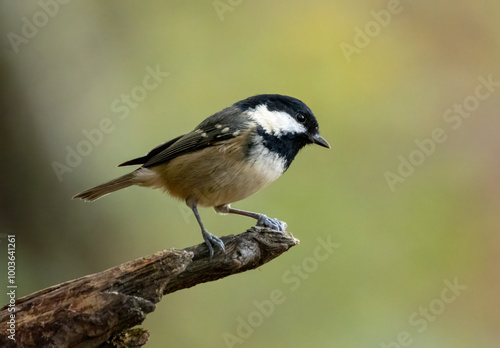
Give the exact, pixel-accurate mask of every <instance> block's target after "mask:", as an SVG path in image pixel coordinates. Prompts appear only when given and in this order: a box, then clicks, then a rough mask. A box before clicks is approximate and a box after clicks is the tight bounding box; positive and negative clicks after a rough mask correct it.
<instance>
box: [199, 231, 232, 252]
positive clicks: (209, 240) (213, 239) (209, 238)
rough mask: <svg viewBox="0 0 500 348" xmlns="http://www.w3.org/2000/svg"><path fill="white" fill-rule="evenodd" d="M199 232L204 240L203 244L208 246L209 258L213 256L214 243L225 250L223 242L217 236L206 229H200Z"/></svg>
mask: <svg viewBox="0 0 500 348" xmlns="http://www.w3.org/2000/svg"><path fill="white" fill-rule="evenodd" d="M201 234H202V235H203V239H204V240H205V244H206V245H207V247H208V251H209V252H210V258H212V256H214V247H213V246H214V245H218V246H219V247H220V248H221V249H222V251H225V250H226V249H225V248H224V242H223V241H222V240H221V239H220V238H219V237H217V236H214V235H213V234H211V233H210V232H208V231H207V230H202V231H201Z"/></svg>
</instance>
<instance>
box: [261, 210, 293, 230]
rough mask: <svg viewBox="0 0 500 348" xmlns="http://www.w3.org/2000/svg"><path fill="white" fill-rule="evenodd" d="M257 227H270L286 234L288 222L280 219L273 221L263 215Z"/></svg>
mask: <svg viewBox="0 0 500 348" xmlns="http://www.w3.org/2000/svg"><path fill="white" fill-rule="evenodd" d="M257 226H260V227H268V228H271V229H273V230H275V231H278V232H285V231H286V227H287V225H286V222H284V221H280V220H278V219H271V218H269V217H267V216H266V215H264V214H261V215H260V216H259V218H258V219H257Z"/></svg>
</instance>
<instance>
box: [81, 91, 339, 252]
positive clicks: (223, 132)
mask: <svg viewBox="0 0 500 348" xmlns="http://www.w3.org/2000/svg"><path fill="white" fill-rule="evenodd" d="M308 144H317V145H319V146H322V147H325V148H331V146H330V144H329V143H328V142H327V141H326V140H325V139H324V138H323V137H322V136H320V135H319V125H318V122H317V120H316V117H315V116H314V114H313V112H312V111H311V109H310V108H309V107H308V106H307V105H306V104H304V103H303V102H302V101H300V100H299V99H296V98H294V97H290V96H286V95H281V94H259V95H254V96H251V97H249V98H246V99H243V100H240V101H238V102H236V103H234V104H233V105H231V106H229V107H227V108H225V109H223V110H221V111H219V112H217V113H215V114H213V115H211V116H210V117H208V118H206V119H205V120H204V121H202V122H201V123H200V124H199V125H198V126H196V127H195V129H194V130H193V131H191V132H189V133H186V134H184V135H180V136H178V137H176V138H174V139H172V140H170V141H167V142H165V143H163V144H160V145H158V146H156V147H155V148H153V149H152V150H151V151H149V152H148V153H147V154H146V155H145V156H142V157H138V158H135V159H132V160H129V161H126V162H124V163H122V164H120V165H119V167H122V166H131V165H140V167H139V168H138V169H135V170H134V171H132V172H131V173H128V174H125V175H123V176H120V177H119V178H117V179H114V180H111V181H109V182H106V183H104V184H102V185H99V186H96V187H93V188H90V189H88V190H86V191H83V192H81V193H79V194H77V195H75V196H74V197H73V199H82V200H84V201H87V202H92V201H95V200H97V199H99V198H101V197H102V196H105V195H107V194H109V193H111V192H114V191H117V190H121V189H124V188H127V187H130V186H134V185H136V186H142V187H150V188H155V189H161V190H162V191H164V192H166V193H168V194H170V195H171V196H173V197H174V198H177V199H180V200H183V201H184V202H185V203H186V205H187V206H188V207H189V208H190V209H191V210H192V211H193V214H194V216H195V217H196V220H197V222H198V225H199V227H200V228H201V233H202V236H203V240H204V242H205V244H206V246H207V248H208V251H209V253H210V257H212V256H213V255H214V247H219V248H220V249H221V250H222V251H224V250H225V249H224V243H223V241H222V240H221V239H220V238H218V237H217V236H215V235H213V234H211V233H210V232H208V230H207V229H206V228H205V226H204V225H203V223H202V220H201V217H200V214H199V212H198V207H213V208H214V209H215V211H216V212H217V213H221V214H238V215H242V216H247V217H250V218H254V219H256V220H257V226H262V227H268V228H271V229H273V230H276V231H285V229H286V223H284V222H282V221H280V220H278V219H273V218H269V217H267V216H266V215H264V214H260V213H254V212H250V211H245V210H239V209H235V208H232V207H231V204H232V203H234V202H238V201H240V200H242V199H244V198H246V197H248V196H250V195H252V194H254V193H256V192H257V191H259V190H260V189H262V188H263V187H265V186H267V185H268V184H270V183H271V182H273V181H275V180H276V179H278V177H280V176H281V175H282V174H283V173H284V172H285V171H286V170H287V169H288V168H289V167H290V164H291V163H292V161H293V160H294V158H295V156H296V155H297V154H298V152H299V151H300V150H301V149H302V148H303V147H304V146H306V145H308Z"/></svg>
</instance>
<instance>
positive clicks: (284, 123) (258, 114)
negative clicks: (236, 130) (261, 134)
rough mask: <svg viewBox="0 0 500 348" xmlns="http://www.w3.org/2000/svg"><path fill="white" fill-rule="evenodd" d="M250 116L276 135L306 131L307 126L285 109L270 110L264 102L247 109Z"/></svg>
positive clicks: (268, 131)
mask: <svg viewBox="0 0 500 348" xmlns="http://www.w3.org/2000/svg"><path fill="white" fill-rule="evenodd" d="M246 113H247V114H248V116H249V117H250V118H251V119H252V120H254V121H255V122H257V123H258V124H259V125H260V126H261V127H262V128H264V130H265V131H266V132H267V133H269V134H273V135H276V136H278V137H279V136H281V135H282V134H286V133H305V132H306V127H304V125H302V124H300V123H298V122H297V121H296V120H295V119H294V118H293V117H292V116H290V115H289V114H288V113H286V112H284V111H269V109H268V108H267V105H265V104H262V105H259V106H257V107H256V108H255V109H250V110H247V111H246Z"/></svg>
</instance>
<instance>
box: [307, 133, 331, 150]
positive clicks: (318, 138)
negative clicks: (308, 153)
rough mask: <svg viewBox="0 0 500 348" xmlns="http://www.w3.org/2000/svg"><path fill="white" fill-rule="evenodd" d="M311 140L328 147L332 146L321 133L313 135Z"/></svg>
mask: <svg viewBox="0 0 500 348" xmlns="http://www.w3.org/2000/svg"><path fill="white" fill-rule="evenodd" d="M311 141H312V142H313V144H318V145H319V146H323V147H326V148H328V149H331V148H332V147H331V146H330V144H328V141H326V140H325V139H323V137H322V136H321V135H319V134H316V135H313V136H312V137H311Z"/></svg>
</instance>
